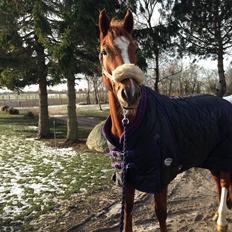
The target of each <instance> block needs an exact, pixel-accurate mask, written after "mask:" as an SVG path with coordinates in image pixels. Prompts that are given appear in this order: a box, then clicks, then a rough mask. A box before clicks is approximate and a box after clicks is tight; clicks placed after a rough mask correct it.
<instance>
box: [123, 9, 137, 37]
mask: <svg viewBox="0 0 232 232" xmlns="http://www.w3.org/2000/svg"><path fill="white" fill-rule="evenodd" d="M123 26H124V29H125V30H126V31H127V32H128V33H131V32H132V31H133V27H134V19H133V14H132V12H131V10H127V12H126V15H125V17H124V23H123Z"/></svg>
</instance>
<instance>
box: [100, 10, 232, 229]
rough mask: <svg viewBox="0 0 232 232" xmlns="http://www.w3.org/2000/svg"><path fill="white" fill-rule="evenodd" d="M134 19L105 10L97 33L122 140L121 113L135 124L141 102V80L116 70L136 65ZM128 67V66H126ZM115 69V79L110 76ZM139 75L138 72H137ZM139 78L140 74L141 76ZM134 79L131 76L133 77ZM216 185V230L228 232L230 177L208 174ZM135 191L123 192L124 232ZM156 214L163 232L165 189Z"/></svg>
mask: <svg viewBox="0 0 232 232" xmlns="http://www.w3.org/2000/svg"><path fill="white" fill-rule="evenodd" d="M132 30H133V15H132V13H131V11H130V10H128V11H127V13H126V15H125V17H124V18H123V19H122V20H120V21H118V20H115V19H112V20H111V19H110V18H109V17H108V16H107V14H106V12H105V10H103V11H101V12H100V15H99V31H100V54H99V59H100V62H101V65H102V71H103V75H102V79H103V82H104V84H105V86H106V88H107V90H108V98H109V106H110V116H111V120H112V125H111V133H112V135H113V136H115V137H117V138H121V136H122V134H123V129H122V124H121V121H122V109H123V108H125V109H127V110H128V111H129V120H130V123H133V120H135V117H136V113H137V110H138V106H139V102H140V101H141V93H140V88H141V84H142V81H143V78H140V77H139V76H138V75H137V76H136V75H135V77H133V76H131V75H129V76H123V75H121V74H120V70H119V71H118V69H119V68H121V67H122V70H123V68H124V65H125V64H132V65H133V64H136V44H135V42H134V41H133V39H132ZM126 67H128V66H126ZM116 69H117V75H113V74H114V71H115V70H116ZM138 72H139V70H138ZM140 74H141V73H140ZM132 75H133V74H132ZM211 173H212V174H213V177H214V179H215V181H216V183H217V189H218V194H219V195H218V197H219V201H220V202H219V208H218V211H217V213H216V217H217V219H216V220H217V230H218V231H227V226H228V224H227V220H226V212H227V207H228V208H231V207H232V202H231V199H232V187H231V182H230V181H231V180H230V179H231V173H229V172H214V171H213V170H212V171H211ZM134 194H135V188H134V187H133V186H131V185H129V184H127V185H126V190H125V210H124V227H123V228H124V232H131V231H132V209H133V202H134ZM154 202H155V213H156V216H157V218H158V221H159V225H160V231H161V232H166V231H167V225H166V218H167V187H165V188H163V189H162V190H161V191H160V192H159V193H158V194H155V195H154Z"/></svg>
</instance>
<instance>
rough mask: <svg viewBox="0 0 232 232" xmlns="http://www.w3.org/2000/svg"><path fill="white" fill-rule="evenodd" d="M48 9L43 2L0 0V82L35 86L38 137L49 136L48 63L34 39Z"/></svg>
mask: <svg viewBox="0 0 232 232" xmlns="http://www.w3.org/2000/svg"><path fill="white" fill-rule="evenodd" d="M49 7H50V5H48V4H47V2H46V1H39V0H34V1H29V0H25V1H20V2H15V1H5V0H1V5H0V10H1V17H2V18H3V19H4V20H1V23H0V25H1V27H2V31H1V32H2V33H1V35H0V38H1V54H0V59H1V60H2V61H3V63H1V66H0V67H1V80H2V82H3V83H5V85H6V86H7V87H10V88H11V89H15V88H18V87H24V86H25V85H30V84H32V83H34V84H35V83H38V84H39V123H38V137H39V138H46V137H49V136H50V130H49V117H48V103H47V75H48V63H47V60H46V59H47V58H46V54H45V48H44V46H43V44H42V43H41V41H39V36H38V35H39V34H40V31H41V30H42V29H43V31H45V30H44V27H46V26H47V25H48V23H47V22H46V17H45V16H46V15H47V14H48V11H50V8H49ZM46 30H48V28H46ZM48 32H49V31H48ZM6 74H7V75H6ZM15 74H17V75H15ZM6 79H8V80H7V81H6Z"/></svg>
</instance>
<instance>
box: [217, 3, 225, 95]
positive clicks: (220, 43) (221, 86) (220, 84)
mask: <svg viewBox="0 0 232 232" xmlns="http://www.w3.org/2000/svg"><path fill="white" fill-rule="evenodd" d="M219 3H220V2H218V1H216V2H215V4H216V5H215V12H214V15H215V16H214V17H215V18H214V30H215V38H216V40H217V43H218V49H217V55H218V57H217V62H218V64H217V66H218V77H219V82H218V87H217V96H219V97H223V96H224V94H225V93H226V79H225V71H224V63H223V55H224V48H223V38H222V32H221V23H222V21H221V19H220V16H219V14H220V13H219V12H220V6H219Z"/></svg>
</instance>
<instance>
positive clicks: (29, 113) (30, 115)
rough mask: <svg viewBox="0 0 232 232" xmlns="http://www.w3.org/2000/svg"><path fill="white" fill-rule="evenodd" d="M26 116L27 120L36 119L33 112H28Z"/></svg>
mask: <svg viewBox="0 0 232 232" xmlns="http://www.w3.org/2000/svg"><path fill="white" fill-rule="evenodd" d="M24 116H25V117H26V118H30V119H34V118H35V115H34V113H33V112H31V111H28V112H27V113H26V114H25V115H24Z"/></svg>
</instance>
